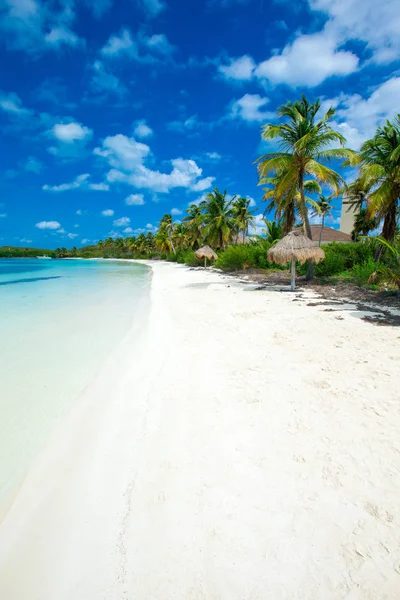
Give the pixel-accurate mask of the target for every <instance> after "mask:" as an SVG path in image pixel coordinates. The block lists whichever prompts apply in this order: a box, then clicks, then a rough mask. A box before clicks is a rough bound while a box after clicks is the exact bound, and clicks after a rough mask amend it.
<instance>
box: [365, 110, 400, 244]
mask: <svg viewBox="0 0 400 600" xmlns="http://www.w3.org/2000/svg"><path fill="white" fill-rule="evenodd" d="M358 183H359V185H360V186H362V187H364V188H365V189H367V190H371V191H370V193H369V196H368V206H367V214H368V217H372V216H375V217H376V218H377V219H378V221H381V220H382V219H383V228H382V237H383V238H384V239H385V240H387V241H389V242H392V241H393V240H394V238H395V235H396V229H397V218H398V205H399V198H400V114H398V115H397V116H396V117H395V118H394V119H393V121H386V124H385V125H384V126H383V127H378V129H377V130H376V134H375V135H374V137H373V138H372V139H370V140H367V141H366V142H364V144H363V145H362V146H361V151H360V177H359V182H358Z"/></svg>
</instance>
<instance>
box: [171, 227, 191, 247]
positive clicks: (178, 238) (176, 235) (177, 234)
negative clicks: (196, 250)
mask: <svg viewBox="0 0 400 600" xmlns="http://www.w3.org/2000/svg"><path fill="white" fill-rule="evenodd" d="M172 241H173V242H174V244H175V248H177V249H178V250H185V248H187V245H188V232H187V227H186V225H184V224H183V223H177V224H176V225H175V227H174V232H173V234H172Z"/></svg>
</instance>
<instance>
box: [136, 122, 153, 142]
mask: <svg viewBox="0 0 400 600" xmlns="http://www.w3.org/2000/svg"><path fill="white" fill-rule="evenodd" d="M133 133H134V135H135V136H136V137H138V138H140V139H146V138H149V137H151V136H152V135H153V130H152V129H151V127H149V126H148V125H147V123H146V121H145V120H144V119H142V120H140V121H136V123H135V127H134V130H133Z"/></svg>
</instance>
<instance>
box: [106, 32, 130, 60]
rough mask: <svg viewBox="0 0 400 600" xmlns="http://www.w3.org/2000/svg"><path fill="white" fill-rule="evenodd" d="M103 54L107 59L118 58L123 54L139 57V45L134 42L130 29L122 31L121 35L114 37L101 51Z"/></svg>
mask: <svg viewBox="0 0 400 600" xmlns="http://www.w3.org/2000/svg"><path fill="white" fill-rule="evenodd" d="M101 54H102V55H103V56H106V57H117V56H121V55H123V54H125V55H127V56H132V57H137V56H138V48H137V44H136V42H135V40H133V38H132V35H131V32H130V31H129V29H126V28H125V29H122V30H121V33H120V34H119V35H112V36H111V37H110V38H109V40H108V42H107V43H106V45H105V46H103V48H102V49H101Z"/></svg>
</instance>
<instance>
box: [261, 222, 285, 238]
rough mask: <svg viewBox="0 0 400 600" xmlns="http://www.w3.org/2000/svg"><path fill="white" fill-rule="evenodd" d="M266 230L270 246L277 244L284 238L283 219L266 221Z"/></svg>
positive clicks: (264, 231)
mask: <svg viewBox="0 0 400 600" xmlns="http://www.w3.org/2000/svg"><path fill="white" fill-rule="evenodd" d="M264 222H265V225H266V229H264V230H263V233H264V234H265V237H266V238H267V241H268V242H269V243H270V244H273V243H274V242H277V241H278V240H280V239H282V237H283V223H282V219H281V220H280V221H267V220H266V219H264Z"/></svg>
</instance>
